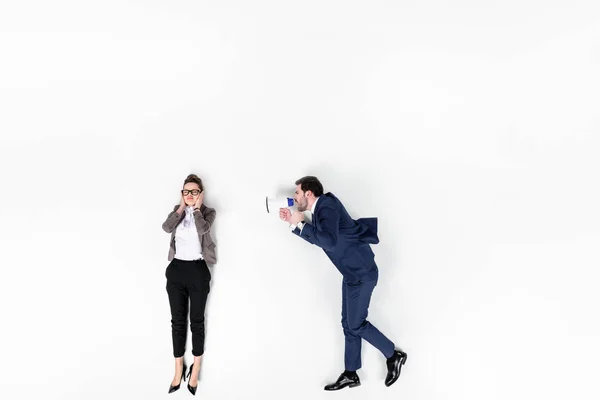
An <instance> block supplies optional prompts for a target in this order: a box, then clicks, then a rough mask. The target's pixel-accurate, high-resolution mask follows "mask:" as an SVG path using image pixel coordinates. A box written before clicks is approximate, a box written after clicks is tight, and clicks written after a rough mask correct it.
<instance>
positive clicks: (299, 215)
mask: <svg viewBox="0 0 600 400" xmlns="http://www.w3.org/2000/svg"><path fill="white" fill-rule="evenodd" d="M279 218H281V220H282V221H285V222H287V223H288V224H291V225H293V226H295V225H298V223H299V222H302V221H304V213H303V212H301V211H296V212H294V213H293V214H292V212H291V211H290V209H288V208H280V209H279Z"/></svg>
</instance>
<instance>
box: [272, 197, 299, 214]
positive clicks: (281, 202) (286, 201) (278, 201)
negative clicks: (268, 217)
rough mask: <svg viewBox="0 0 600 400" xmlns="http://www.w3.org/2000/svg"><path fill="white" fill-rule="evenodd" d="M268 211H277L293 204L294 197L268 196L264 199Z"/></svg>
mask: <svg viewBox="0 0 600 400" xmlns="http://www.w3.org/2000/svg"><path fill="white" fill-rule="evenodd" d="M265 204H266V206H267V212H268V213H274V212H279V209H280V208H287V207H293V206H294V199H292V198H291V197H274V198H271V197H269V196H267V197H266V199H265Z"/></svg>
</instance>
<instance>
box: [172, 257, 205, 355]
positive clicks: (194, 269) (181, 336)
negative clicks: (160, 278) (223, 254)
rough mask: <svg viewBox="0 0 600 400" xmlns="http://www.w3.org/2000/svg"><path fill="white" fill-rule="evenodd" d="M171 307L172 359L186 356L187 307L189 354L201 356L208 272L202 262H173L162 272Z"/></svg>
mask: <svg viewBox="0 0 600 400" xmlns="http://www.w3.org/2000/svg"><path fill="white" fill-rule="evenodd" d="M165 276H166V278H167V293H168V295H169V304H170V306H171V330H172V335H173V355H174V356H175V357H182V356H183V354H184V353H185V341H186V335H187V314H188V304H189V305H190V307H189V311H190V328H191V330H192V354H193V355H194V356H201V355H202V354H204V309H205V307H206V299H207V297H208V293H209V292H210V271H209V270H208V266H207V265H206V262H205V261H204V260H196V261H182V260H178V259H173V261H171V263H170V264H169V266H168V267H167V270H166V272H165Z"/></svg>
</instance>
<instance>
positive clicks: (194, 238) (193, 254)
mask: <svg viewBox="0 0 600 400" xmlns="http://www.w3.org/2000/svg"><path fill="white" fill-rule="evenodd" d="M175 258H177V259H179V260H185V261H194V260H197V259H199V258H202V249H201V248H200V238H199V237H198V231H197V230H196V222H195V220H194V208H193V207H190V206H187V207H186V208H185V218H184V219H183V221H181V223H180V224H179V225H178V226H177V228H176V231H175Z"/></svg>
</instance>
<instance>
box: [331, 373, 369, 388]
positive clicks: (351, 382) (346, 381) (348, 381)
mask: <svg viewBox="0 0 600 400" xmlns="http://www.w3.org/2000/svg"><path fill="white" fill-rule="evenodd" d="M346 386H348V387H356V386H360V379H359V378H358V375H354V376H347V375H346V374H343V373H342V374H341V375H340V377H339V378H338V379H337V381H335V382H334V383H330V384H329V385H327V386H325V390H340V389H343V388H345V387H346Z"/></svg>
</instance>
